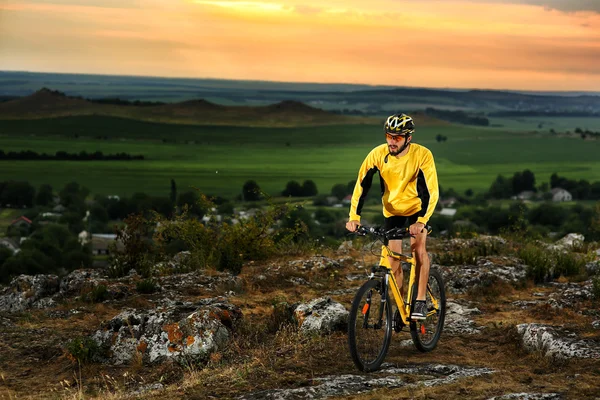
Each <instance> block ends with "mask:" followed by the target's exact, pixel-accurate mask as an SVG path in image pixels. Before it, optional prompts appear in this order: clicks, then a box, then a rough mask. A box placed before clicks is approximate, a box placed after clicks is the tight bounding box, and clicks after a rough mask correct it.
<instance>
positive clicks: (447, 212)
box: [440, 208, 456, 217]
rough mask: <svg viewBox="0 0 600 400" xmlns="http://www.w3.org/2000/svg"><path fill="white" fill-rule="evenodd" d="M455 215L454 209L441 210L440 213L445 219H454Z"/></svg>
mask: <svg viewBox="0 0 600 400" xmlns="http://www.w3.org/2000/svg"><path fill="white" fill-rule="evenodd" d="M455 214H456V208H442V210H441V211H440V215H443V216H446V217H454V215H455Z"/></svg>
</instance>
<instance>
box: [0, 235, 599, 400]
mask: <svg viewBox="0 0 600 400" xmlns="http://www.w3.org/2000/svg"><path fill="white" fill-rule="evenodd" d="M469 245H470V244H469V243H466V242H460V241H459V242H443V243H442V242H439V243H437V245H436V246H432V248H434V249H437V250H434V252H435V251H445V250H447V249H448V248H456V247H461V246H469ZM366 254H367V255H366V256H365V252H364V251H359V250H356V249H353V248H352V246H350V245H349V244H346V245H345V246H343V247H342V248H341V249H340V250H338V251H337V252H328V253H327V254H323V255H317V256H307V257H296V258H293V257H289V258H287V259H280V260H271V261H268V262H264V263H258V262H256V263H249V264H248V265H246V266H245V267H244V269H243V271H242V273H241V274H240V275H239V276H232V275H229V274H226V273H221V272H217V271H208V270H207V271H200V272H194V273H187V274H179V275H170V276H162V277H157V278H156V280H155V286H154V287H152V289H153V290H148V288H146V289H144V286H143V285H142V284H141V282H143V279H142V278H141V277H139V276H138V275H137V274H135V273H132V274H130V275H129V276H127V277H124V278H120V279H108V278H107V277H106V276H104V275H103V274H102V271H98V270H78V271H74V272H73V273H71V274H70V275H68V276H67V277H64V278H62V279H59V278H58V277H55V276H46V275H38V276H35V277H29V276H21V277H19V278H17V279H15V280H14V281H13V282H12V283H11V285H10V286H8V287H4V288H1V287H0V398H7V399H13V398H19V399H22V398H36V399H37V398H53V399H56V398H58V399H61V398H111V399H112V398H148V399H163V398H176V399H177V398H181V399H210V398H220V399H221V398H231V399H322V398H329V399H338V398H339V399H341V398H344V399H350V398H351V399H372V398H381V399H391V398H394V399H397V398H407V399H408V398H432V399H453V398H465V399H569V398H586V399H587V398H600V309H599V305H600V300H597V299H595V298H594V289H593V281H592V277H593V276H594V274H597V273H598V270H599V269H598V261H594V262H590V263H589V264H588V267H587V271H586V273H585V274H582V275H581V276H579V277H577V278H572V279H565V278H560V279H558V280H556V281H552V282H548V283H546V284H543V285H534V284H533V283H532V282H531V281H528V280H527V279H526V270H527V266H526V265H524V264H523V262H522V261H521V260H520V259H518V258H516V257H514V256H509V255H494V256H485V257H478V258H476V259H474V260H471V261H472V262H468V263H466V264H463V265H449V266H448V265H445V266H441V265H437V264H436V265H435V267H436V268H437V269H438V270H440V271H441V272H442V274H443V276H444V278H445V280H446V289H447V296H448V303H447V317H446V324H445V328H444V333H443V335H442V338H441V340H440V342H439V344H438V347H437V348H436V349H435V350H434V351H433V352H430V353H420V352H419V351H417V350H416V349H415V347H414V345H413V344H412V342H411V340H410V334H409V333H408V332H405V331H404V332H400V333H394V338H393V341H392V345H391V347H390V350H389V353H388V356H387V358H386V362H385V363H384V365H383V366H382V368H381V369H380V370H379V371H377V372H375V373H370V374H365V373H360V372H358V371H357V370H356V368H355V367H354V365H353V363H352V361H351V359H350V356H349V353H348V350H347V336H346V333H345V324H346V319H347V310H348V309H349V308H350V303H351V301H352V298H353V295H354V293H355V292H356V290H357V288H358V287H359V286H360V285H361V283H362V282H364V280H365V279H366V275H367V272H368V270H369V267H370V266H371V265H372V264H374V263H375V262H376V257H372V256H369V255H368V253H366ZM432 258H433V259H434V260H436V259H439V258H438V257H436V254H432ZM100 287H102V288H103V289H102V290H99V289H98V288H100ZM152 291H153V293H149V294H144V293H143V292H152Z"/></svg>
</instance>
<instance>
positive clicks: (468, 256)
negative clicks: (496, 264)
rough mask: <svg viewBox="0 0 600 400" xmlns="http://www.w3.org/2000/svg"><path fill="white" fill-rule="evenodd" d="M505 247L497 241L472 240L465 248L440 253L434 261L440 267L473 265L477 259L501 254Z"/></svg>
mask: <svg viewBox="0 0 600 400" xmlns="http://www.w3.org/2000/svg"><path fill="white" fill-rule="evenodd" d="M504 251H505V245H504V244H503V243H502V242H500V241H497V240H489V241H488V240H472V241H471V242H470V243H469V244H468V245H467V246H465V247H461V248H459V249H456V250H447V251H440V252H438V253H436V254H435V261H436V262H437V263H439V264H441V265H463V264H475V263H476V262H477V258H478V257H488V256H492V255H498V254H502V253H503V252H504Z"/></svg>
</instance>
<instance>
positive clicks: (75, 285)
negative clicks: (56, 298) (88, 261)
mask: <svg viewBox="0 0 600 400" xmlns="http://www.w3.org/2000/svg"><path fill="white" fill-rule="evenodd" d="M104 283H106V281H105V276H104V274H103V273H102V271H100V270H98V269H76V270H74V271H72V272H71V273H69V274H68V275H67V276H65V277H64V278H62V279H61V281H60V294H61V295H62V296H65V297H75V296H80V295H81V294H83V293H87V292H89V291H91V290H92V289H94V288H95V287H97V286H98V285H100V284H104Z"/></svg>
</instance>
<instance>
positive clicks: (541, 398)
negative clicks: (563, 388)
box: [488, 393, 564, 400]
mask: <svg viewBox="0 0 600 400" xmlns="http://www.w3.org/2000/svg"><path fill="white" fill-rule="evenodd" d="M563 398H564V397H563V396H562V395H561V394H559V393H509V394H505V395H503V396H498V397H490V398H489V399H488V400H560V399H563Z"/></svg>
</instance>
